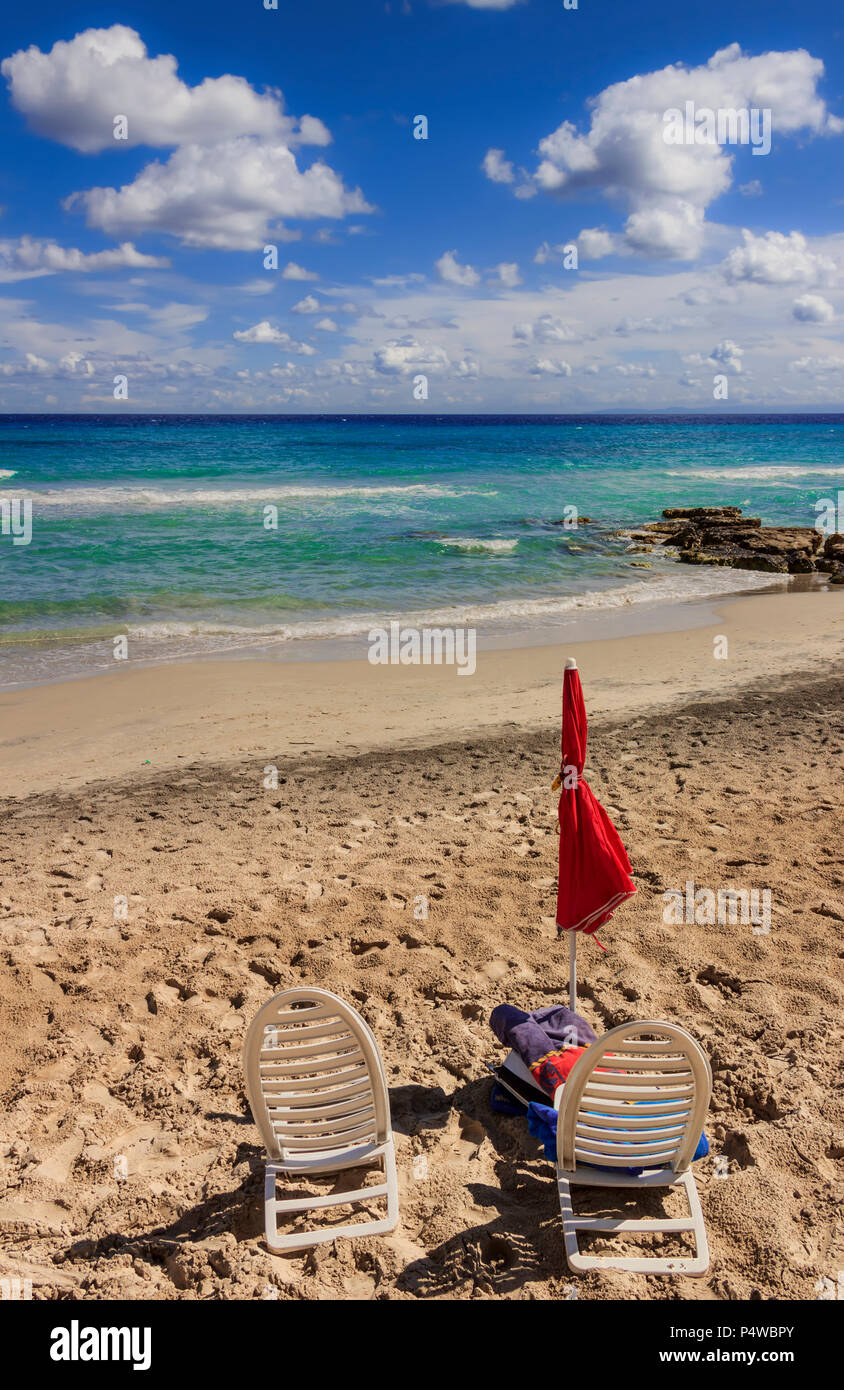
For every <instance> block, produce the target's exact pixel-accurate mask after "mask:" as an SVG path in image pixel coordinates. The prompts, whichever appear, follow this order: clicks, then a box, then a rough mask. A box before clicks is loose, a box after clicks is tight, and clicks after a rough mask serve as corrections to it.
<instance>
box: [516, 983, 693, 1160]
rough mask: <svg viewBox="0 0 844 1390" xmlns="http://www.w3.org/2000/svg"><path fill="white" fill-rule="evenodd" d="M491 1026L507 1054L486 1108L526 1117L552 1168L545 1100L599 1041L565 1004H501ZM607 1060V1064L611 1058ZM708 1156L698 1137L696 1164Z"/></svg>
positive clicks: (553, 1117)
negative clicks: (541, 1006) (533, 1006)
mask: <svg viewBox="0 0 844 1390" xmlns="http://www.w3.org/2000/svg"><path fill="white" fill-rule="evenodd" d="M489 1024H490V1027H491V1028H492V1031H493V1033H494V1034H495V1036H496V1037H497V1038H498V1041H499V1042H500V1043H503V1044H504V1046H505V1047H509V1048H510V1049H511V1051H510V1055H509V1057H507V1058H506V1060H505V1061H504V1062H503V1063H502V1065H501V1066H500V1067H494V1068H492V1070H493V1073H494V1075H495V1078H496V1080H495V1084H494V1085H493V1088H492V1094H491V1096H490V1105H491V1106H492V1108H493V1110H495V1111H497V1112H498V1114H500V1115H527V1122H528V1129H529V1130H530V1133H531V1134H532V1135H533V1137H534V1138H535V1139H538V1140H539V1141H540V1143H541V1144H542V1147H543V1148H544V1150H545V1155H546V1157H547V1158H549V1159H550V1160H551V1162H552V1163H556V1160H557V1111H556V1110H555V1109H554V1106H553V1103H552V1104H549V1100H550V1101H551V1102H553V1100H554V1093H555V1091H556V1090H557V1087H558V1086H562V1085H563V1084H564V1083H565V1081H566V1078H567V1077H568V1075H569V1073H570V1072H571V1069H572V1067H573V1066H574V1064H575V1062H576V1061H577V1059H578V1057H580V1056H582V1054H583V1053H584V1052H585V1051H586V1049H587V1047H589V1045H590V1043H593V1042H597V1040H598V1038H597V1034H596V1033H595V1031H594V1030H593V1028H592V1027H591V1025H590V1024H589V1023H587V1021H586V1019H585V1018H581V1016H580V1014H577V1013H575V1012H574V1011H573V1010H572V1009H567V1008H566V1007H565V1005H564V1004H551V1005H549V1006H548V1007H547V1008H545V1009H535V1010H534V1012H533V1013H530V1014H528V1013H525V1012H524V1010H523V1009H517V1008H515V1007H514V1005H512V1004H499V1005H498V1007H497V1008H495V1009H493V1011H492V1013H491V1014H490V1019H489ZM606 1060H607V1061H610V1060H611V1055H610V1054H608V1055H607V1057H606ZM599 1070H610V1068H599ZM643 1104H648V1102H647V1101H645V1102H643ZM708 1153H709V1144H708V1143H707V1139H706V1135H705V1134H702V1135H701V1136H700V1139H699V1141H698V1146H697V1148H696V1150H695V1152H694V1159H698V1158H703V1157H704V1155H705V1154H708ZM624 1171H626V1172H630V1173H641V1172H642V1171H643V1170H642V1169H641V1168H629V1169H625V1170H624Z"/></svg>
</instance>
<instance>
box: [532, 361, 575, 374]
mask: <svg viewBox="0 0 844 1390" xmlns="http://www.w3.org/2000/svg"><path fill="white" fill-rule="evenodd" d="M528 371H529V372H530V374H531V376H571V367H570V365H569V363H568V362H563V361H561V360H557V361H554V360H552V359H551V358H550V357H538V358H536V360H535V361H534V362H532V363H531V365H530V366H529V367H528Z"/></svg>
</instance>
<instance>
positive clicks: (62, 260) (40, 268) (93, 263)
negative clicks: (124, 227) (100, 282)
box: [0, 236, 170, 282]
mask: <svg viewBox="0 0 844 1390" xmlns="http://www.w3.org/2000/svg"><path fill="white" fill-rule="evenodd" d="M169 265H170V262H169V260H168V259H167V258H166V257H165V256H146V255H144V254H143V253H142V252H140V251H137V250H136V249H135V247H134V246H133V245H132V242H131V241H124V242H123V243H122V244H121V245H120V246H114V247H110V248H109V249H108V250H107V251H92V252H89V253H86V252H84V251H78V250H77V249H76V248H75V247H72V246H60V245H59V244H58V242H56V241H52V240H50V241H42V240H39V239H37V238H35V237H31V236H22V237H18V238H16V239H9V238H7V239H4V240H2V241H0V280H4V281H7V282H8V281H14V280H27V279H31V278H34V277H36V276H40V275H55V274H57V273H58V272H60V271H65V270H70V271H83V272H88V271H92V270H117V269H119V268H123V267H130V268H132V269H141V268H143V269H145V270H163V269H165V268H166V267H167V266H169Z"/></svg>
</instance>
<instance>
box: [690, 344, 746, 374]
mask: <svg viewBox="0 0 844 1390" xmlns="http://www.w3.org/2000/svg"><path fill="white" fill-rule="evenodd" d="M743 356H744V348H740V347H739V346H738V344H737V343H734V342H733V341H732V339H731V338H725V339H724V341H723V342H720V343H719V344H718V345H717V347H714V348H713V349H712V351H711V352H710V354H709V356H708V357H705V356H704V355H703V354H702V353H699V352H695V353H692V354H691V355H690V356H688V357H684V358H683V361H684V362H688V363H690V364H692V365H693V366H698V367H715V368H717V367H721V368H725V369H726V370H727V371H730V372H737V373H738V372H740V371H741V359H742V358H743Z"/></svg>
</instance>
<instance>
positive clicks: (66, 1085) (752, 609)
mask: <svg viewBox="0 0 844 1390" xmlns="http://www.w3.org/2000/svg"><path fill="white" fill-rule="evenodd" d="M840 605H841V595H839V594H814V595H775V596H766V597H761V598H749V599H746V600H742V601H740V602H736V603H731V604H729V605H724V607H723V609H722V608H719V610H718V611H719V616H718V620H717V623H716V624H715V625H714V626H712V627H698V628H696V629H693V630H690V631H687V632H678V633H671V634H664V635H662V636H658V635H653V636H651V637H647V638H636V639H627V641H626V642H618V643H600V644H599V643H591V644H583V645H582V646H581V647H577V648H575V651H576V654H577V655H578V658H579V661H580V665H581V668H582V671H583V675H584V685H585V690H586V697H587V703H588V705H589V709H590V714H591V715H592V720H591V724H590V748H589V758H588V762H587V775H588V776H589V777H590V780H591V785H592V786H593V788H594V790H595V792H596V793H597V795H598V796H599V797H600V798H601V799H602V800H603V801H604V804H605V805H606V806H607V807H608V808H609V809H610V810H611V814H613V816H614V818H615V820H616V823H617V825H618V827H619V829H620V831H621V834H622V837H623V838H624V840H625V843H626V845H627V848H628V851H629V854H630V858H631V861H632V864H633V867H634V873H635V877H636V880H637V883H638V886H639V892H638V894H637V896H636V897H635V898H634V899H633V900H632V901H631V902H630V903H629V904H627V905H625V906H624V907H623V908H622V909H621V910H620V911H619V913H618V914H617V916H616V918H615V919H614V920H613V922H612V923H611V924H610V925H609V926H608V927H607V928H605V929H604V931H603V932H601V933H599V935H600V936H601V939H602V941H603V942H604V943H605V945H606V946H607V947H608V948H609V949H608V951H607V953H606V954H605V955H604V954H602V953H601V951H600V950H599V949H598V948H597V946H596V945H595V944H594V943H593V942H591V941H584V942H583V943H582V945H581V949H580V975H581V982H582V990H581V1005H582V1012H583V1013H584V1014H585V1015H586V1017H588V1018H589V1019H590V1021H591V1022H592V1024H593V1026H594V1027H595V1028H596V1030H597V1031H598V1032H601V1031H604V1030H606V1029H607V1028H609V1027H611V1026H613V1025H614V1024H617V1023H619V1022H623V1021H625V1020H628V1019H634V1018H648V1017H650V1018H665V1019H671V1020H676V1021H678V1022H680V1023H682V1024H683V1025H684V1026H685V1027H687V1028H689V1029H690V1031H691V1032H692V1033H693V1034H694V1035H695V1036H696V1037H697V1038H698V1039H699V1040H700V1042H701V1043H702V1045H703V1047H704V1048H705V1050H706V1052H707V1054H708V1055H709V1057H710V1060H711V1063H712V1068H713V1073H714V1080H715V1089H714V1097H713V1105H712V1110H711V1113H710V1116H709V1120H708V1123H707V1133H708V1136H709V1139H710V1143H711V1146H712V1151H713V1152H712V1156H711V1157H710V1158H708V1159H705V1160H703V1161H702V1162H700V1163H698V1164H697V1165H696V1168H695V1171H696V1176H697V1180H698V1184H699V1187H700V1189H701V1194H702V1201H703V1207H704V1212H705V1216H706V1222H707V1229H708V1233H709V1239H710V1244H711V1248H712V1266H711V1269H710V1272H709V1274H708V1275H707V1276H706V1278H705V1279H702V1280H686V1279H679V1280H678V1279H660V1278H657V1277H649V1278H647V1279H644V1278H642V1277H641V1276H636V1275H627V1274H604V1275H590V1276H585V1277H584V1276H580V1277H575V1276H573V1275H571V1274H570V1273H569V1271H568V1270H567V1267H566V1264H565V1260H564V1257H563V1248H562V1237H561V1226H560V1218H559V1210H558V1206H557V1199H556V1192H555V1186H554V1182H553V1169H552V1167H551V1165H550V1164H549V1163H548V1162H547V1161H546V1160H545V1159H544V1158H543V1157H542V1156H541V1154H540V1152H539V1149H538V1145H537V1144H536V1142H535V1141H534V1140H532V1139H531V1138H530V1137H529V1136H528V1134H527V1129H526V1125H525V1123H524V1122H523V1121H522V1120H520V1119H506V1118H502V1117H499V1116H496V1115H494V1114H493V1113H492V1112H491V1110H490V1108H489V1104H488V1099H489V1090H490V1080H489V1076H488V1073H487V1071H486V1065H485V1064H486V1063H487V1062H488V1061H498V1060H500V1059H501V1057H502V1055H503V1053H502V1049H501V1048H500V1047H499V1046H498V1044H497V1043H496V1042H495V1040H494V1039H493V1036H492V1034H491V1032H490V1030H489V1028H488V1024H487V1020H488V1017H489V1013H490V1011H491V1009H492V1008H493V1007H494V1006H495V1005H496V1004H497V1003H500V1002H501V1001H502V1000H508V1001H510V1002H512V1003H515V1004H518V1005H520V1006H522V1007H524V1008H536V1007H540V1006H542V1005H546V1004H548V1003H552V1002H555V1001H558V1000H559V1001H560V1002H565V999H566V981H567V949H566V945H565V943H558V942H557V940H556V935H555V928H554V925H553V911H554V899H555V870H556V848H557V841H556V836H555V833H554V822H555V815H554V798H553V797H552V795H551V793H550V789H549V784H550V782H551V779H552V777H553V775H554V773H555V771H556V764H557V761H558V747H559V745H558V736H559V715H558V702H559V677H560V672H559V667H560V654H559V651H557V652H547V651H542V650H540V649H537V650H530V651H521V652H515V653H496V654H493V655H490V656H489V657H487V656H486V655H484V657H483V660H482V661H481V663H480V664H479V670H478V676H477V677H473V678H471V679H462V678H459V677H457V676H456V673H455V672H453V671H448V672H443V671H434V672H432V671H428V670H422V671H420V670H414V669H411V670H387V671H384V670H380V669H379V668H369V667H366V666H356V665H353V664H350V663H346V664H345V667H341V666H340V665H339V664H338V665H337V666H332V665H329V664H319V666H312V667H310V668H309V669H308V670H306V671H302V670H301V669H300V668H297V667H293V666H283V665H280V664H278V665H272V664H271V663H262V664H257V663H256V664H252V663H230V664H228V665H222V664H215V665H214V666H213V667H212V666H211V665H207V666H193V667H182V668H170V669H168V670H162V669H157V670H156V669H153V670H148V671H137V672H131V671H130V672H127V673H121V675H120V676H119V677H118V676H114V677H103V678H101V679H99V680H95V681H86V682H74V683H72V684H68V685H65V686H61V687H52V688H41V689H38V690H34V691H26V692H13V693H12V694H8V695H4V696H3V697H2V698H0V709H2V713H3V718H4V723H3V745H4V746H3V754H4V764H5V768H6V773H5V780H6V787H7V790H9V791H10V792H13V793H14V794H13V795H12V796H10V798H9V799H8V800H7V802H6V803H5V805H4V808H3V812H4V832H5V833H4V836H3V851H2V869H0V1100H2V1117H0V1165H2V1167H1V1168H0V1172H2V1192H1V1193H0V1276H7V1277H18V1278H22V1279H25V1278H29V1279H31V1280H32V1285H33V1294H34V1296H35V1297H37V1298H44V1297H53V1298H56V1297H58V1298H84V1299H95V1298H114V1297H127V1296H128V1297H140V1298H155V1299H160V1298H197V1297H198V1298H209V1297H210V1298H238V1299H240V1298H261V1297H276V1296H277V1297H279V1298H294V1299H297V1298H337V1297H348V1298H370V1297H376V1298H431V1297H445V1298H477V1297H480V1298H485V1297H514V1298H525V1297H534V1298H549V1297H551V1298H564V1297H568V1296H571V1291H572V1289H573V1288H575V1287H576V1290H577V1296H578V1297H579V1298H585V1299H590V1298H593V1299H608V1298H615V1297H625V1298H677V1297H681V1298H684V1297H687V1298H703V1299H712V1298H716V1299H746V1298H750V1297H762V1298H790V1299H812V1298H816V1297H817V1296H818V1292H819V1290H818V1281H821V1280H823V1279H832V1280H835V1278H836V1274H837V1271H838V1270H839V1269H841V1268H844V1223H842V1220H841V1216H840V1197H841V1189H840V1187H836V1179H837V1176H838V1171H839V1170H840V1166H841V1164H840V1160H841V1158H842V1155H844V1119H842V1107H841V1090H840V1043H841V1031H842V1030H841V1017H842V1014H841V998H842V987H841V974H840V967H841V957H842V945H841V925H842V920H844V907H842V905H841V904H842V903H844V858H843V857H842V836H841V823H842V822H841V816H842V800H844V797H842V785H841V755H842V749H843V748H844V730H842V722H844V716H842V703H841V696H842V680H841V677H840V675H839V674H837V673H838V672H840V650H841V637H840V633H841V627H840V618H839V617H838V614H839V613H840V611H841V608H840ZM719 632H725V633H727V634H729V637H730V659H729V660H728V661H726V662H717V661H713V659H712V637H713V634H714V633H719ZM393 678H394V683H393V685H392V686H390V685H389V682H390V680H391V679H393ZM476 681H477V685H475V682H476ZM460 687H470V688H471V703H469V701H468V699H467V692H466V691H464V690H461V689H460ZM280 692H281V693H282V695H283V699H284V704H283V706H282V708H283V710H284V717H283V718H280V717H279V713H278V709H279V705H278V698H279V693H280ZM317 692H319V696H320V699H319V701H318V702H316V701H315V699H314V697H315V695H316V694H317ZM238 699H239V700H240V701H241V703H239V704H238V703H236V701H237V700H238ZM273 701H275V704H273ZM655 702H658V703H659V704H660V706H661V708H660V709H658V710H656V712H655V711H654V709H653V706H654V704H655ZM549 705H550V712H549ZM320 710H325V711H328V713H327V714H322V715H320V714H319V711H320ZM602 711H603V712H602ZM596 715H597V717H596ZM226 721H228V722H226ZM473 723H474V724H475V725H476V727H477V732H476V733H475V734H472V735H471V736H467V735H466V733H465V730H466V729H468V728H469V727H471V725H472V724H473ZM388 725H392V726H393V727H392V728H389V727H388ZM142 732H143V734H144V740H143V743H142V746H141V747H139V744H140V743H141V733H142ZM297 740H298V741H299V744H300V745H305V746H298V747H297V746H296V744H297ZM391 741H392V742H393V743H395V744H399V745H401V746H394V747H392V748H391V747H389V746H388V745H389V743H390V742H391ZM356 742H357V743H358V745H359V746H364V747H367V748H369V749H370V750H372V751H367V752H357V753H354V752H353V751H352V750H351V748H350V745H352V744H354V743H356ZM414 742H415V743H416V744H417V745H418V746H417V747H415V748H411V747H410V746H409V745H411V744H412V743H414ZM379 743H380V744H381V746H380V747H378V745H379ZM141 753H143V757H141V756H140V754H141ZM144 757H150V758H151V765H149V766H145V765H144V764H143V758H144ZM269 764H274V765H276V766H277V768H278V782H279V785H278V788H277V789H275V790H274V789H271V788H265V787H264V785H263V778H264V768H265V767H266V766H267V765H269ZM92 775H93V776H95V777H98V778H99V779H100V780H97V781H95V782H94V781H90V780H89V782H88V785H83V783H84V781H85V780H86V778H88V779H90V777H91V776H92ZM688 879H693V880H694V881H695V883H696V885H697V886H699V887H700V886H704V887H711V888H713V889H718V888H719V887H726V886H735V887H737V888H742V887H746V888H759V889H765V888H768V889H770V890H771V893H772V900H773V922H772V929H771V932H770V934H769V935H757V934H754V933H753V932H752V929H751V927H750V926H741V925H739V926H730V925H716V926H707V927H704V926H696V925H686V926H669V925H666V924H665V923H664V921H663V906H664V904H663V900H662V894H663V892H664V891H665V890H666V889H668V888H682V887H683V885H684V884H685V882H686V880H688ZM420 895H423V896H424V898H425V899H426V900H427V904H428V915H427V918H426V919H421V920H420V919H419V918H418V916H416V915H414V903H416V902H417V901H418V899H419V897H420ZM121 896H123V897H125V898H126V899H127V900H128V917H127V919H126V920H121V919H117V920H115V916H114V903H115V899H116V898H119V897H121ZM417 911H418V909H417ZM301 981H310V982H313V983H316V984H320V985H323V986H326V987H328V988H331V989H334V990H336V991H337V992H339V993H341V994H342V995H344V996H345V997H347V998H348V999H349V1000H350V1001H352V1002H353V1003H355V1004H356V1005H357V1007H359V1008H360V1010H361V1012H362V1013H363V1015H364V1017H365V1018H366V1019H367V1020H368V1022H369V1023H370V1025H371V1026H372V1028H373V1029H374V1031H375V1033H376V1035H377V1037H378V1040H379V1043H380V1045H381V1049H382V1052H383V1055H384V1058H385V1062H386V1067H387V1073H388V1078H389V1082H390V1087H391V1102H392V1108H393V1122H394V1128H395V1130H396V1138H397V1145H398V1162H399V1181H400V1200H401V1221H400V1225H399V1227H398V1229H397V1231H396V1232H395V1233H394V1234H393V1235H390V1236H386V1237H381V1238H376V1239H373V1240H362V1241H358V1242H344V1243H341V1244H339V1245H336V1246H325V1247H321V1248H319V1249H318V1250H317V1251H315V1252H314V1253H312V1254H298V1255H293V1256H289V1257H278V1256H273V1255H270V1254H269V1253H268V1252H267V1251H266V1249H265V1248H264V1246H263V1243H262V1221H263V1204H262V1154H261V1150H260V1147H259V1142H258V1134H257V1131H256V1130H255V1128H254V1126H253V1125H252V1122H251V1119H250V1117H249V1113H248V1108H247V1106H246V1101H245V1096H244V1091H243V1081H242V1073H241V1068H240V1049H241V1046H242V1042H243V1037H244V1033H245V1029H246V1027H247V1025H248V1022H249V1020H250V1019H251V1017H252V1016H253V1015H254V1013H255V1011H256V1009H257V1008H258V1007H259V1006H260V1004H261V1003H263V1002H264V1001H265V1000H266V999H267V998H268V997H269V996H270V995H271V994H272V993H273V992H274V991H275V990H277V989H281V988H284V987H285V986H287V985H292V984H297V983H299V982H301ZM724 1159H726V1175H725V1176H718V1175H717V1172H716V1160H720V1163H719V1164H718V1167H720V1168H721V1169H724V1167H725V1165H724ZM124 1174H125V1176H124ZM605 1200H607V1194H605V1193H604V1194H602V1193H600V1192H597V1193H595V1194H593V1195H592V1196H591V1197H590V1195H589V1194H587V1193H586V1191H585V1190H581V1192H580V1194H579V1196H578V1205H579V1206H580V1207H581V1208H582V1209H584V1210H587V1209H589V1210H595V1211H597V1210H599V1209H601V1203H602V1201H605ZM679 1200H680V1199H679V1197H675V1196H673V1195H672V1196H671V1197H670V1198H669V1199H668V1200H667V1201H666V1204H665V1209H666V1210H667V1212H668V1214H671V1215H674V1214H678V1203H679ZM661 1209H662V1207H661V1201H660V1198H659V1196H657V1195H654V1194H649V1196H648V1198H647V1201H646V1204H645V1206H644V1207H643V1208H641V1210H643V1211H645V1212H646V1213H649V1214H652V1215H656V1214H657V1213H658V1212H660V1210H661Z"/></svg>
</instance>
